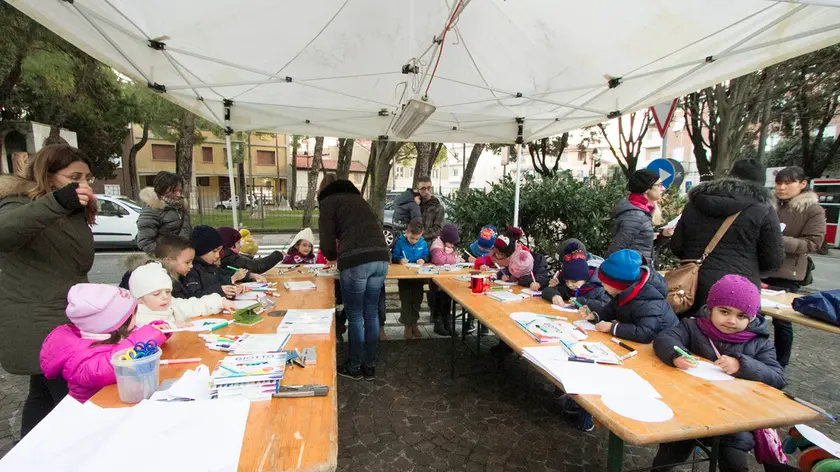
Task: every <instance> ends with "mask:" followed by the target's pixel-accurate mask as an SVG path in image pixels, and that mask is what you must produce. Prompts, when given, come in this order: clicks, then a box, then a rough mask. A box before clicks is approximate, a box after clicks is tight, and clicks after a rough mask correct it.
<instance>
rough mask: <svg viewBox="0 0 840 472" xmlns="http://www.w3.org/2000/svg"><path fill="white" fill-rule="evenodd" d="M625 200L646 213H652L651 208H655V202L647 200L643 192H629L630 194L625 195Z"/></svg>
mask: <svg viewBox="0 0 840 472" xmlns="http://www.w3.org/2000/svg"><path fill="white" fill-rule="evenodd" d="M627 200H628V201H629V202H630V204H632V205H633V206H634V207H636V208H638V209H640V210H642V211H646V212H648V213H653V209H654V208H656V204H655V203H652V202H651V201H650V200H648V198H647V197H646V196H645V194H643V193H631V194H630V196H629V197H627Z"/></svg>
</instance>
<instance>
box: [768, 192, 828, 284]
mask: <svg viewBox="0 0 840 472" xmlns="http://www.w3.org/2000/svg"><path fill="white" fill-rule="evenodd" d="M776 204H777V205H778V210H777V214H778V216H779V221H780V222H781V223H783V224H784V225H785V230H784V231H783V232H782V240H783V241H784V246H785V261H784V262H783V263H782V267H781V268H779V270H777V271H775V272H773V273H772V274H770V275H769V276H770V277H773V278H778V279H787V280H796V281H797V282H799V281H802V280H803V279H805V272H806V269H807V267H808V254H809V253H814V252H817V251H818V250H819V249H820V247H821V246H822V244H823V241H824V240H825V210H824V209H823V208H822V207H821V206H820V202H819V199H818V198H817V194H816V193H814V192H811V191H806V192H802V193H800V194H799V195H797V196H795V197H793V198H791V199H790V200H787V201H783V200H777V203H776ZM762 275H764V274H762Z"/></svg>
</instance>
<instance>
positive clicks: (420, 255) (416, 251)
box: [391, 234, 429, 264]
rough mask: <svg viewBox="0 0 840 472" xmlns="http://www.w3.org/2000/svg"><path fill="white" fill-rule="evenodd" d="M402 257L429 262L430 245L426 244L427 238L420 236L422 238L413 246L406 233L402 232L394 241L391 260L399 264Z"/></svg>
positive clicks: (413, 260)
mask: <svg viewBox="0 0 840 472" xmlns="http://www.w3.org/2000/svg"><path fill="white" fill-rule="evenodd" d="M402 259H408V262H417V261H418V260H419V259H423V261H425V262H429V245H428V244H426V240H425V239H423V238H420V240H419V241H417V243H416V244H414V245H413V246H412V245H411V243H409V242H408V239H407V238H406V237H405V235H404V234H401V235H400V237H399V238H397V242H395V243H394V249H393V251H392V253H391V261H392V262H393V263H395V264H399V263H400V261H401V260H402Z"/></svg>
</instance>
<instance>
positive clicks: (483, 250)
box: [464, 225, 499, 263]
mask: <svg viewBox="0 0 840 472" xmlns="http://www.w3.org/2000/svg"><path fill="white" fill-rule="evenodd" d="M498 234H499V233H498V232H497V231H496V228H495V227H493V226H491V225H486V226H483V227H482V228H481V231H479V232H478V239H476V240H475V241H473V242H472V244H470V245H469V246H468V247H467V250H466V251H464V255H465V256H466V260H467V262H473V263H474V262H475V260H476V259H478V258H479V257H484V256H489V255H490V250H491V249H493V245H494V244H495V243H496V237H497V236H498Z"/></svg>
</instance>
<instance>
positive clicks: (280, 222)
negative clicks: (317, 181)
mask: <svg viewBox="0 0 840 472" xmlns="http://www.w3.org/2000/svg"><path fill="white" fill-rule="evenodd" d="M300 191H301V187H298V189H297V192H295V193H296V194H299V193H300ZM302 191H303V195H304V199H305V198H306V197H305V196H306V188H305V187H303V188H302ZM245 195H246V196H245V198H244V202H243V205H240V206H237V208H239V209H240V210H239V221H240V226H241V227H243V228H248V229H251V230H273V231H295V230H299V229H300V228H302V227H303V205H302V200H303V199H302V200H300V201H299V202H300V203H301V204H300V205H297V206H296V208H297V209H293V208H292V207H291V205H290V204H289V202H288V200H287V195H288V193H287V192H282V194H278V193H277V192H276V191H275V188H274V187H271V186H250V185H249V186H247V187H246V189H245ZM240 199H242V197H241V196H239V197H238V198H237V199H236V200H233V199H231V197H230V190H229V188H211V187H196V188H195V189H194V191H193V195H192V196H191V205H190V208H191V211H190V218H191V220H192V222H193V225H199V224H202V225H209V226H213V227H215V228H218V227H219V226H232V224H233V207H234V205H237V204H238V203H239V201H240ZM243 206H244V208H243ZM312 227H313V228H317V227H318V209H317V208H316V209H315V212H314V214H313V217H312Z"/></svg>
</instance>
